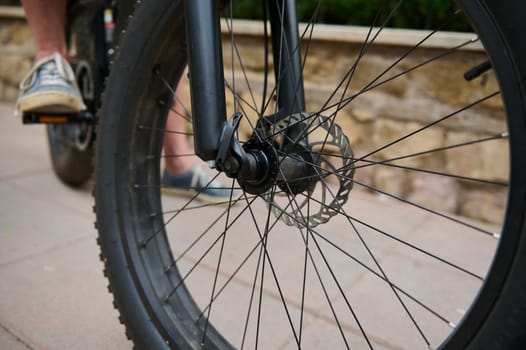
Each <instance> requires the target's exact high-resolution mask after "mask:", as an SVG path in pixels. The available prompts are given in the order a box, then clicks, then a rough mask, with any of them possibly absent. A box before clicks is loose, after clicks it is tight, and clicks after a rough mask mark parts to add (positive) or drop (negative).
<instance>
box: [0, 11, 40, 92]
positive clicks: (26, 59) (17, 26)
mask: <svg viewBox="0 0 526 350" xmlns="http://www.w3.org/2000/svg"><path fill="white" fill-rule="evenodd" d="M23 16H24V13H23V11H21V9H19V8H10V7H4V6H0V100H1V101H9V102H14V101H16V98H17V96H18V84H19V83H20V81H21V80H22V79H23V78H24V76H25V75H26V74H27V72H28V71H29V70H30V69H31V65H32V63H33V56H34V44H33V39H32V36H31V31H30V30H29V27H28V26H27V23H26V21H25V19H24V17H23Z"/></svg>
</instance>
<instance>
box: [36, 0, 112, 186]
mask: <svg viewBox="0 0 526 350" xmlns="http://www.w3.org/2000/svg"><path fill="white" fill-rule="evenodd" d="M85 6H87V7H89V6H91V7H93V6H95V8H96V5H94V4H89V3H88V4H86V5H84V4H81V3H80V2H79V3H77V2H69V3H68V8H67V20H68V23H67V26H66V27H67V28H66V41H67V42H68V46H70V48H71V45H75V50H74V53H75V55H74V57H71V59H72V61H73V63H75V61H78V60H87V61H90V62H93V61H94V60H95V53H94V51H93V50H94V48H93V45H94V41H95V40H96V39H95V38H94V34H93V26H92V25H91V22H92V21H91V18H90V16H92V14H90V13H89V12H87V11H86V9H85ZM73 42H74V43H73ZM93 74H94V76H93V78H94V80H95V81H94V84H95V87H94V88H95V89H96V91H95V95H96V96H97V98H96V100H97V102H95V101H92V104H96V105H97V106H94V105H90V106H88V107H89V108H90V109H91V110H92V111H94V108H97V107H98V103H99V102H98V100H99V98H98V96H100V94H101V91H100V90H101V86H102V84H101V80H100V79H101V77H100V74H99V72H96V71H95V72H93ZM86 103H87V102H86ZM83 127H86V128H87V127H89V126H83ZM79 128H80V126H79V125H76V124H71V125H60V124H56V125H48V126H47V130H46V131H47V138H48V145H49V155H50V158H51V164H52V165H53V170H54V172H55V174H56V175H57V177H58V178H59V179H60V180H61V181H62V182H64V183H65V184H66V185H69V186H72V187H81V186H82V185H84V184H85V183H86V182H87V181H88V180H89V179H90V178H91V176H92V174H93V157H94V152H93V147H92V143H91V141H88V142H86V144H87V145H86V146H82V147H80V146H78V145H77V144H76V141H75V140H76V139H77V133H79V132H82V131H81V129H79Z"/></svg>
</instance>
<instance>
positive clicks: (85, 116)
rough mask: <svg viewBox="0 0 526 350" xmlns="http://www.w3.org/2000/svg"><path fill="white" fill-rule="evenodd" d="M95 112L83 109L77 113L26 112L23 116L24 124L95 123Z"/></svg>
mask: <svg viewBox="0 0 526 350" xmlns="http://www.w3.org/2000/svg"><path fill="white" fill-rule="evenodd" d="M93 119H94V117H93V114H92V113H91V112H88V111H82V112H80V113H77V114H52V113H32V112H26V113H24V114H23V116H22V122H23V123H24V124H72V123H93Z"/></svg>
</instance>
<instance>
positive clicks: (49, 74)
mask: <svg viewBox="0 0 526 350" xmlns="http://www.w3.org/2000/svg"><path fill="white" fill-rule="evenodd" d="M50 63H54V66H55V68H56V69H53V68H52V67H51V65H50ZM39 74H40V76H41V77H42V79H46V80H51V81H53V80H57V79H59V77H60V78H62V79H64V80H65V81H67V82H70V83H74V82H75V74H74V73H73V70H72V69H71V67H70V66H69V64H68V63H67V62H66V60H65V59H64V58H62V56H60V54H58V53H56V52H55V53H54V54H53V55H51V56H49V57H46V58H43V59H41V60H40V61H38V62H36V63H35V65H34V66H33V68H31V70H30V71H29V72H28V73H27V74H26V76H25V77H24V79H22V81H21V82H20V89H21V90H26V89H27V88H29V87H30V86H32V85H33V84H34V83H35V81H36V78H37V76H38V75H39Z"/></svg>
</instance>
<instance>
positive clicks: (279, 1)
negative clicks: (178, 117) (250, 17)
mask: <svg viewBox="0 0 526 350" xmlns="http://www.w3.org/2000/svg"><path fill="white" fill-rule="evenodd" d="M184 7H185V18H186V33H187V42H188V66H189V71H190V76H191V77H192V79H191V81H192V86H191V87H190V88H191V96H192V113H193V127H194V135H195V139H194V146H195V153H196V154H197V155H198V156H199V157H200V158H201V159H203V160H205V161H208V160H215V159H216V156H217V152H218V149H219V139H220V137H221V132H222V130H223V125H224V123H225V120H226V105H225V84H224V72H223V59H222V57H223V56H222V49H221V25H220V17H219V1H216V0H184ZM268 7H269V14H270V21H271V28H272V48H273V52H274V71H275V72H276V81H277V82H279V84H277V85H278V89H277V91H276V94H277V105H278V110H281V111H282V112H284V113H285V115H289V114H293V113H299V112H303V111H304V110H305V98H304V93H303V79H302V69H301V50H300V41H299V34H298V22H297V18H296V4H295V0H270V1H269V2H268ZM289 132H290V135H289V136H293V135H295V134H300V133H301V132H302V130H300V128H299V127H298V130H289Z"/></svg>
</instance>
